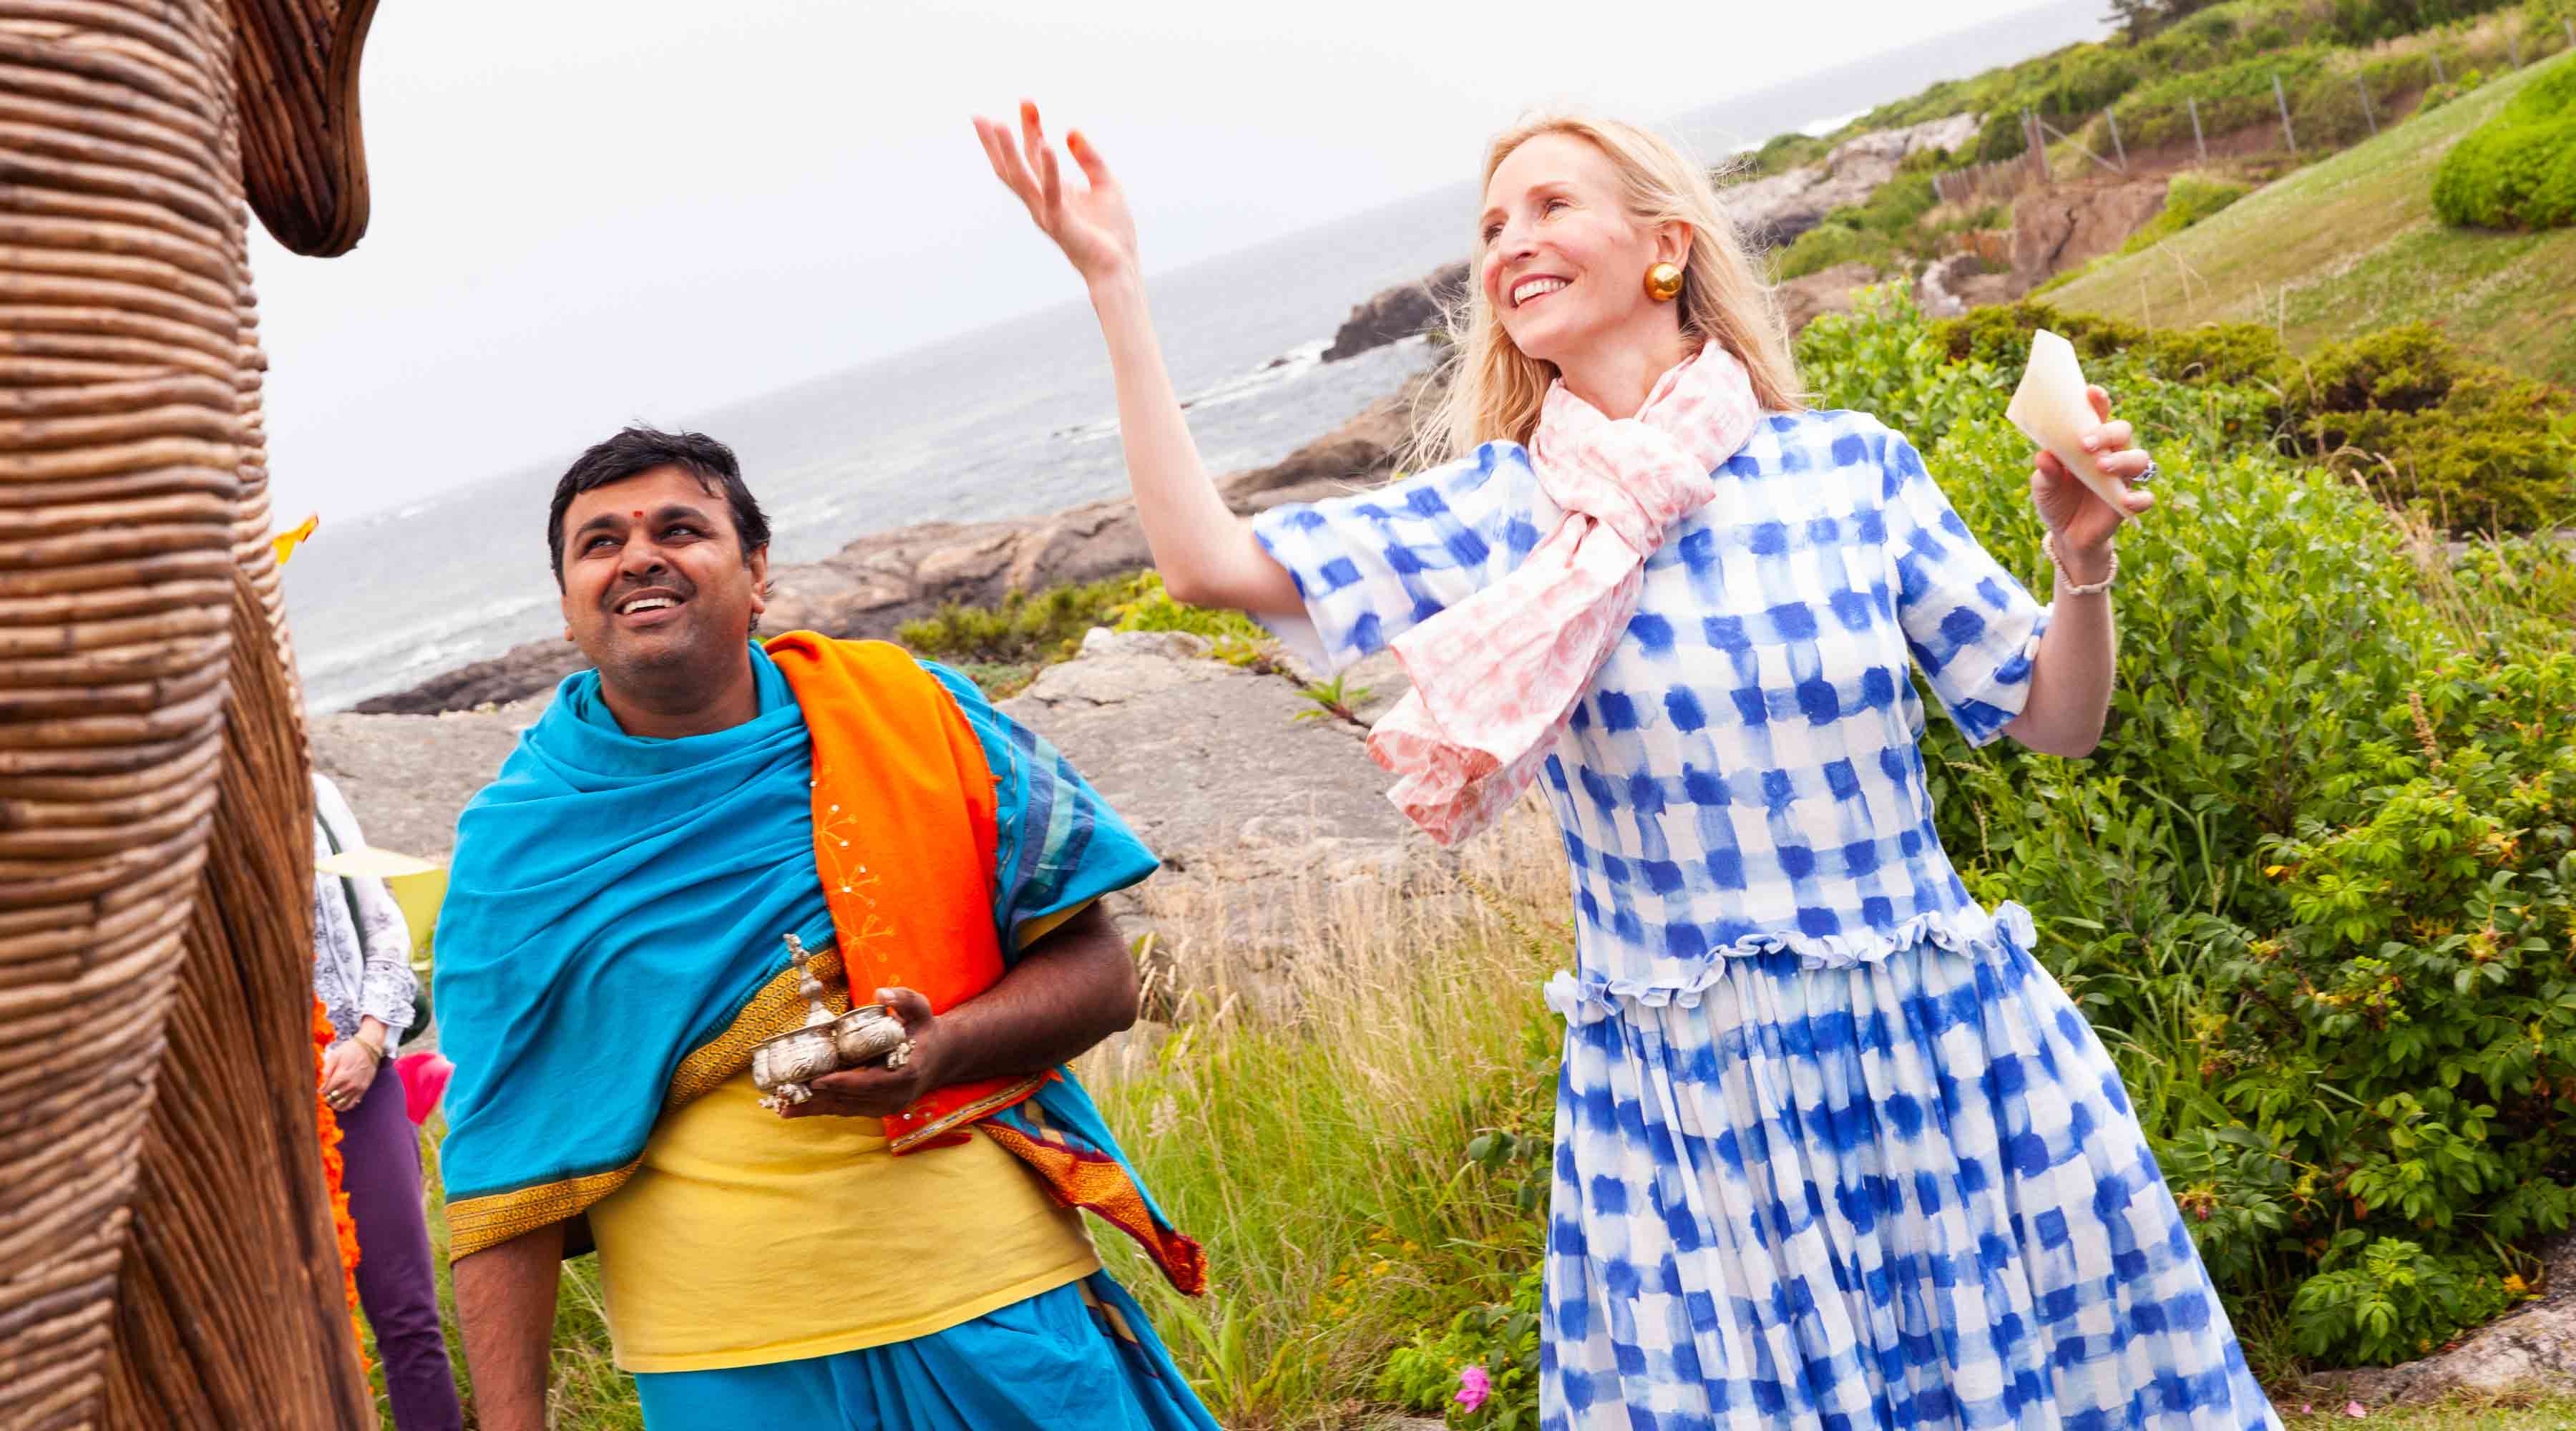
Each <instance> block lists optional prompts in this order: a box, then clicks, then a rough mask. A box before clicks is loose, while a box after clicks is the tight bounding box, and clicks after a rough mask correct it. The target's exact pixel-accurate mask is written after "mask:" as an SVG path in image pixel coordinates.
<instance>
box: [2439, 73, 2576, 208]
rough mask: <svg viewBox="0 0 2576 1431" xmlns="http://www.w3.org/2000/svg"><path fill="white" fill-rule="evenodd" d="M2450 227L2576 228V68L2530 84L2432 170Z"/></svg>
mask: <svg viewBox="0 0 2576 1431" xmlns="http://www.w3.org/2000/svg"><path fill="white" fill-rule="evenodd" d="M2433 209H2434V212H2436V213H2438V214H2440V215H2441V216H2442V222H2444V223H2446V224H2471V225H2475V226H2477V227H2479V228H2489V229H2548V228H2564V227H2566V226H2567V225H2569V224H2576V64H2570V63H2566V62H2561V63H2559V64H2558V65H2557V66H2556V68H2555V69H2554V70H2553V72H2551V73H2549V74H2547V75H2544V76H2542V77H2541V78H2539V79H2537V80H2534V81H2532V82H2531V83H2530V84H2528V85H2526V86H2524V88H2523V91H2522V93H2520V94H2517V95H2515V96H2514V97H2513V99H2512V100H2511V101H2510V102H2509V103H2507V104H2506V105H2505V107H2504V108H2503V109H2502V110H2500V111H2498V112H2497V114H2496V116H2495V118H2493V119H2490V120H2488V121H2487V122H2486V123H2484V124H2482V125H2479V126H2478V127H2477V128H2476V129H2475V130H2473V131H2471V132H2470V133H2469V135H2468V136H2467V137H2466V138H2464V139H2462V140H2461V141H2460V142H2459V143H2457V144H2455V145H2453V146H2451V152H2450V153H2448V154H2445V155H2443V156H2442V163H2441V167H2440V168H2438V169H2436V170H2434V171H2433Z"/></svg>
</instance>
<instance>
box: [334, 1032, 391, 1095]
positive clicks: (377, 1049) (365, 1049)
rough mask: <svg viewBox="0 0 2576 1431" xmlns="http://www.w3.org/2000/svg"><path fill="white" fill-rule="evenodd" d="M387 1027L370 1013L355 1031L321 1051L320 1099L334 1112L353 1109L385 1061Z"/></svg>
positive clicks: (374, 1079) (365, 1093)
mask: <svg viewBox="0 0 2576 1431" xmlns="http://www.w3.org/2000/svg"><path fill="white" fill-rule="evenodd" d="M385 1037H386V1029H385V1024H384V1021H383V1020H382V1019H379V1018H376V1017H374V1016H373V1015H369V1016H368V1017H365V1018H362V1019H360V1020H358V1031H357V1032H356V1033H355V1034H352V1035H351V1036H349V1037H347V1038H344V1039H342V1040H340V1041H339V1042H338V1043H335V1044H333V1045H331V1046H330V1047H329V1048H327V1049H324V1050H323V1051H322V1101H323V1102H324V1103H325V1104H328V1105H329V1106H330V1107H331V1108H332V1110H333V1111H335V1112H337V1111H343V1110H346V1109H350V1108H354V1107H356V1106H357V1104H358V1100H359V1099H361V1098H364V1097H365V1096H366V1095H367V1086H368V1085H369V1084H372V1083H374V1082H375V1081H376V1070H377V1069H379V1068H381V1067H383V1066H384V1062H385Z"/></svg>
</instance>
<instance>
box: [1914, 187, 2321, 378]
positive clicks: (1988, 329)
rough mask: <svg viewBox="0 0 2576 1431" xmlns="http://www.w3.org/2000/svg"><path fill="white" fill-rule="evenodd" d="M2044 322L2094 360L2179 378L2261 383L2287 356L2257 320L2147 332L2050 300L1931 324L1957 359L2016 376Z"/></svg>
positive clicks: (2003, 306)
mask: <svg viewBox="0 0 2576 1431" xmlns="http://www.w3.org/2000/svg"><path fill="white" fill-rule="evenodd" d="M2168 202H2170V200H2168ZM2224 206H2225V204H2224V202H2222V203H2221V204H2220V207H2224ZM2041 328H2046V329H2048V330H2049V331H2050V332H2052V333H2056V334H2058V335H2060V336H2062V337H2064V338H2065V339H2066V340H2067V341H2068V342H2070V343H2073V344H2074V345H2075V351H2076V355H2077V356H2079V357H2081V358H2083V359H2084V360H2085V361H2086V362H2087V363H2088V364H2089V363H2093V362H2096V361H2099V360H2104V359H2109V358H2114V357H2120V358H2125V359H2126V360H2128V361H2132V362H2136V363H2139V364H2141V365H2142V366H2144V367H2145V368H2146V369H2147V370H2148V371H2149V372H2152V373H2154V374H2155V375H2157V376H2159V377H2162V378H2166V379H2169V380H2172V381H2176V382H2189V383H2214V384H2261V383H2265V382H2269V381H2272V380H2273V379H2274V378H2275V377H2277V375H2278V372H2279V369H2280V365H2281V362H2282V348H2281V340H2280V338H2279V337H2278V336H2277V335H2276V334H2274V333H2273V331H2272V330H2271V329H2270V328H2267V327H2264V326H2262V325H2261V324H2258V323H2212V324H2207V325H2204V326H2202V327H2199V328H2164V329H2158V330H2156V331H2154V332H2149V331H2148V330H2147V329H2145V328H2143V327H2140V326H2139V325H2137V324H2135V323H2130V322H2126V321H2124V320H2121V319H2118V318H2104V317H2100V316H2097V315H2094V314H2090V313H2069V312H2066V311H2065V310H2063V309H2059V308H2054V307H2051V306H2050V305H2048V304H2045V303H2005V304H1996V305H1993V306H1991V307H1986V308H1977V309H1971V310H1970V311H1969V312H1968V313H1967V315H1966V316H1964V317H1960V318H1952V319H1949V320H1947V321H1944V322H1940V323H1936V324H1933V325H1932V329H1931V332H1932V337H1933V339H1934V341H1935V342H1937V343H1938V344H1940V346H1941V347H1942V349H1943V351H1944V352H1946V353H1947V354H1948V356H1949V357H1950V359H1951V360H1952V361H1962V360H1966V359H1970V358H1974V359H1976V360H1978V361H1981V362H1985V363H1989V364H1992V365H1993V366H1995V367H1997V368H1999V369H2003V370H2005V371H2007V372H2009V373H2011V374H2013V375H2014V376H2015V377H2016V378H2018V375H2019V374H2020V372H2021V367H2022V364H2023V363H2025V362H2027V361H2029V358H2030V335H2031V334H2032V332H2034V331H2035V330H2037V329H2041ZM2097 377H2098V375H2097Z"/></svg>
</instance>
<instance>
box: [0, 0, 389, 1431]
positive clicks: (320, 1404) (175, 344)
mask: <svg viewBox="0 0 2576 1431" xmlns="http://www.w3.org/2000/svg"><path fill="white" fill-rule="evenodd" d="M373 9H374V0H0V1428H6V1429H7V1431H22V1428H54V1427H86V1426H96V1425H113V1426H121V1427H146V1426H148V1427H155V1428H159V1427H200V1426H203V1427H261V1428H270V1427H275V1428H294V1431H301V1428H308V1427H309V1428H322V1427H331V1428H340V1427H356V1426H362V1425H363V1426H372V1425H373V1424H375V1416H374V1412H373V1407H372V1404H371V1402H370V1400H369V1397H368V1393H367V1387H366V1382H365V1378H364V1376H363V1373H362V1372H361V1369H360V1366H359V1362H358V1358H357V1346H356V1342H355V1337H354V1333H353V1331H352V1329H351V1325H350V1320H349V1315H348V1309H347V1305H346V1303H345V1301H344V1293H343V1286H344V1274H343V1271H342V1267H341V1262H340V1257H339V1253H338V1247H337V1242H336V1239H335V1235H334V1231H333V1220H332V1214H331V1210H330V1207H329V1200H328V1194H327V1192H326V1183H325V1174H324V1172H323V1153H322V1150H321V1148H320V1145H319V1143H318V1141H317V1126H316V1125H317V1117H318V1115H317V1112H316V1106H315V1098H314V1066H313V1058H314V1044H313V1038H312V1031H313V1022H312V1008H313V1003H312V983H311V978H312V974H311V970H312V948H311V943H310V932H309V925H310V921H311V890H312V839H311V834H310V831H311V824H310V821H311V813H310V802H311V796H310V791H309V787H308V785H307V781H306V770H307V768H308V757H307V754H306V750H305V744H304V729H303V715H302V708H301V697H300V694H299V692H298V691H297V688H296V683H295V678H294V674H293V671H294V668H293V664H292V656H291V653H290V652H289V650H288V647H287V643H286V639H285V624H284V616H283V612H282V609H281V607H280V604H279V594H278V578H277V567H276V563H275V560H274V559H273V557H272V556H271V553H270V547H269V543H268V540H267V537H268V530H269V525H270V522H269V510H268V498H267V472H266V467H265V463H266V457H265V454H264V451H263V445H262V439H261V420H260V374H261V372H262V370H263V368H264V367H265V363H264V360H263V359H262V357H261V355H260V349H259V342H258V336H257V325H256V319H255V309H254V304H253V299H252V295H251V289H250V282H249V278H250V273H249V267H248V262H247V250H246V247H245V239H246V228H245V225H246V223H247V214H246V212H245V206H246V205H247V207H248V208H249V209H253V210H256V211H257V212H258V214H259V216H260V219H261V221H262V222H264V223H265V224H266V225H267V226H268V229H269V231H270V232H271V233H272V234H274V235H275V236H276V237H277V238H278V240H279V241H280V242H281V243H283V244H284V245H285V246H286V247H288V248H290V249H293V250H295V251H298V252H301V253H306V254H313V255H329V254H335V253H340V252H344V251H346V250H347V249H348V248H349V247H350V246H351V245H352V244H354V243H355V242H356V241H357V238H358V235H359V234H360V232H362V231H363V229H364V228H365V225H366V214H367V196H366V183H365V169H364V163H363V159H362V156H361V149H360V143H359V135H358V124H357V102H356V93H357V87H356V79H357V62H358V52H359V49H360V47H361V45H362V44H363V42H364V39H365V34H366V28H367V23H368V20H369V18H370V14H371V12H372V10H373Z"/></svg>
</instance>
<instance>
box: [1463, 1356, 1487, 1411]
mask: <svg viewBox="0 0 2576 1431" xmlns="http://www.w3.org/2000/svg"><path fill="white" fill-rule="evenodd" d="M1493 1394H1494V1379H1493V1378H1492V1377H1490V1376H1487V1375H1486V1374H1485V1369H1484V1368H1483V1367H1481V1366H1471V1367H1468V1368H1467V1369H1466V1370H1464V1371H1461V1372H1459V1373H1458V1396H1457V1402H1458V1404H1459V1405H1461V1406H1463V1407H1466V1408H1467V1409H1468V1410H1469V1411H1473V1410H1475V1409H1476V1408H1477V1407H1479V1406H1482V1405H1484V1404H1485V1398H1486V1397H1488V1396H1491V1395H1493Z"/></svg>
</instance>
